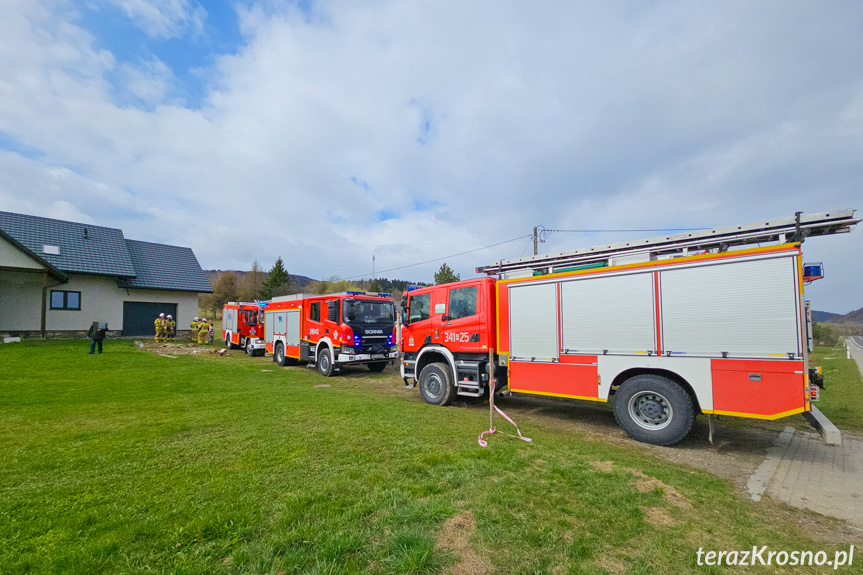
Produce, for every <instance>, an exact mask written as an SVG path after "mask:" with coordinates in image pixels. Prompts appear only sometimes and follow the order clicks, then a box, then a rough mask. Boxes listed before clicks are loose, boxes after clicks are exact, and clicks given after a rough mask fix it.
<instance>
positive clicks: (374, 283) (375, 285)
mask: <svg viewBox="0 0 863 575" xmlns="http://www.w3.org/2000/svg"><path fill="white" fill-rule="evenodd" d="M369 291H373V292H380V291H381V282H379V281H378V279H377V278H375V279H373V280H372V283H371V284H369Z"/></svg>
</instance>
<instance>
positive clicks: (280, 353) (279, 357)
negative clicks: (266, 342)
mask: <svg viewBox="0 0 863 575" xmlns="http://www.w3.org/2000/svg"><path fill="white" fill-rule="evenodd" d="M273 361H275V362H276V363H278V364H279V367H285V365H287V361H285V346H284V345H283V344H282V342H280V341H279V342H276V349H274V350H273Z"/></svg>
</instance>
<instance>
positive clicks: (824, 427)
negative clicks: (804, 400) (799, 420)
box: [803, 405, 842, 445]
mask: <svg viewBox="0 0 863 575" xmlns="http://www.w3.org/2000/svg"><path fill="white" fill-rule="evenodd" d="M803 417H805V418H806V421H808V422H809V425H811V426H812V427H814V428H815V429H816V430H817V431H818V433H820V434H821V438H822V439H824V443H826V444H827V445H842V432H841V431H839V428H838V427H836V426H835V425H833V422H832V421H830V420H829V419H827V416H826V415H824V414H823V413H821V410H820V409H818V408H817V407H815V406H814V405H813V406H812V411H806V412H803Z"/></svg>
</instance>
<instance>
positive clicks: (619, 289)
mask: <svg viewBox="0 0 863 575" xmlns="http://www.w3.org/2000/svg"><path fill="white" fill-rule="evenodd" d="M853 215H854V210H841V211H838V212H828V213H820V214H812V215H808V216H802V217H801V215H800V214H797V216H795V217H794V218H786V219H782V220H774V221H771V222H759V223H757V224H749V225H744V226H732V227H729V228H717V229H715V230H705V231H703V232H694V233H691V234H681V235H675V236H667V237H663V238H655V239H651V240H641V241H638V242H628V243H624V244H616V245H610V246H599V247H595V248H587V249H581V250H575V251H571V252H565V253H562V254H552V255H543V256H533V257H528V258H521V259H517V260H504V261H500V262H497V263H495V264H492V265H490V266H486V267H483V268H477V272H485V273H487V274H494V275H497V276H499V279H497V280H495V279H493V278H490V277H485V278H479V279H472V280H465V281H460V282H455V283H450V284H444V285H438V286H433V287H427V288H421V289H416V290H413V291H409V292H407V293H406V294H405V295H406V296H407V297H406V300H407V301H406V305H405V312H404V318H405V319H404V323H405V325H404V327H403V329H402V334H401V342H400V343H401V347H402V350H403V358H402V363H401V375H402V377H403V378H404V379H405V383H406V384H407V383H408V379H409V378H412V379H414V380H415V381H418V383H419V388H420V393H421V395H422V397H423V399H424V400H425V401H426V402H428V403H431V404H436V405H446V404H447V403H449V402H450V401H451V400H452V399H453V398H454V397H455V396H457V395H461V396H473V397H477V396H479V395H481V394H482V393H483V392H484V391H485V388H486V386H487V384H488V381H489V375H488V374H489V372H490V371H491V372H493V373H494V374H495V379H496V381H497V388H496V389H497V390H501V389H503V388H504V387H508V391H510V392H512V393H524V394H533V395H544V396H552V397H561V398H573V399H584V400H589V401H598V402H608V401H611V402H613V406H614V415H615V418H616V419H617V421H618V423H619V424H620V426H621V427H622V428H623V429H624V430H625V431H626V433H627V434H629V436H630V437H632V438H634V439H637V440H639V441H643V442H647V443H653V444H657V445H671V444H673V443H676V442H678V441H680V440H681V439H682V438H683V437H685V436H686V435H687V434H688V433H689V431H690V429H691V427H692V425H693V422H694V419H695V416H696V415H697V414H699V413H703V414H708V415H709V416H712V415H729V416H738V417H750V418H758V419H769V420H772V419H778V418H781V417H786V416H789V415H793V414H798V413H803V412H807V411H810V409H811V404H810V401H812V400H814V399H817V396H818V390H819V387H820V386H821V384H822V379H821V376H820V370H817V369H813V368H810V366H809V359H808V353H809V351H810V350H811V343H810V340H809V337H808V328H809V326H808V322H807V313H806V307H805V301H804V297H803V286H804V284H806V283H808V282H810V281H812V280H814V279H819V278H820V277H822V276H823V274H822V272H821V266H820V265H818V264H806V265H805V266H804V264H803V263H802V253H801V247H800V245H801V243H802V241H803V239H804V238H806V237H810V236H815V235H825V234H833V233H841V232H847V231H850V230H851V229H852V227H853V225H854V224H856V223H858V222H859V221H860V220H859V219H855V218H854V217H853ZM754 243H759V244H760V247H751V245H752V244H754ZM763 244H772V245H763ZM490 349H493V350H494V354H493V357H492V358H491V361H493V365H492V366H491V368H490V366H489V363H490V353H489V350H490ZM709 419H710V423H711V429H712V418H709Z"/></svg>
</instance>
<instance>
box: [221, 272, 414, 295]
mask: <svg viewBox="0 0 863 575" xmlns="http://www.w3.org/2000/svg"><path fill="white" fill-rule="evenodd" d="M228 271H230V272H233V273H235V274H237V279H239V280H242V279H243V277H244V276H245V275H246V274H248V273H250V272H248V271H241V270H204V273H205V274H207V279H208V280H210V285H214V284H215V283H216V282H217V281H218V280H219V278H220V277H221V276H222V274H223V273H225V272H228ZM263 274H264V277H267V272H266V271H264V272H263ZM289 275H290V276H291V290H292V291H294V292H298V293H302V292H303V291H305V290H306V289H307V288H308V287H309V285H310V284H312V283H313V282H316V281H319V280H316V279H314V278H310V277H308V276H300V275H295V274H289ZM351 283H353V284H354V285H356V286H357V287H358V288H360V289H364V290H367V289H369V288H370V285H371V281H370V280H368V279H365V280H355V281H353V282H351ZM378 283H379V284H380V291H382V292H389V293H392V292H394V291H399V292H404V291H405V290H406V289H407V286H409V285H416V286H425V285H431V284H427V283H423V282H412V281H408V280H399V279H392V280H391V279H387V278H378Z"/></svg>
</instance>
